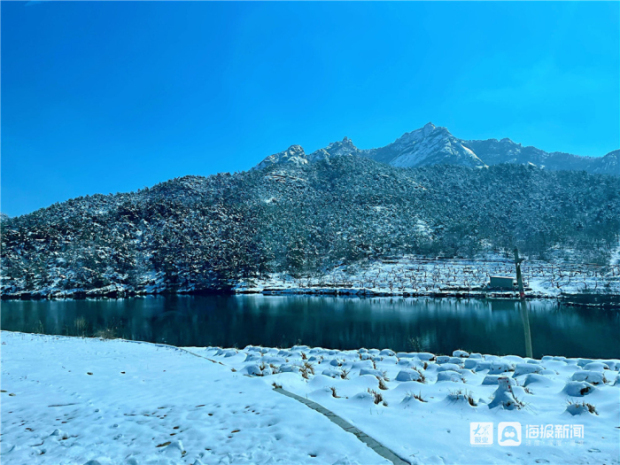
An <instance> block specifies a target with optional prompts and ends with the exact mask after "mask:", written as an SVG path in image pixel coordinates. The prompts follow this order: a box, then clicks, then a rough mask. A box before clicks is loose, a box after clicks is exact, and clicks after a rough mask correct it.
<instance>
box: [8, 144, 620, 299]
mask: <svg viewBox="0 0 620 465" xmlns="http://www.w3.org/2000/svg"><path fill="white" fill-rule="evenodd" d="M300 149H301V148H299V149H289V150H288V151H287V152H285V153H283V154H280V155H279V156H280V159H283V158H286V159H288V160H289V162H288V163H284V164H274V163H271V166H267V167H266V168H264V169H262V170H258V169H256V170H251V171H246V172H240V173H235V174H233V175H230V174H227V173H223V174H218V175H215V176H210V177H208V178H203V177H199V176H186V177H183V178H178V179H173V180H171V181H167V182H164V183H162V184H158V185H156V186H154V187H152V188H149V189H142V190H140V191H138V192H132V193H125V194H116V195H107V196H106V195H94V196H88V197H80V198H77V199H72V200H68V201H66V202H62V203H58V204H54V205H52V206H50V207H49V208H45V209H41V210H38V211H35V212H33V213H30V214H28V215H23V216H18V217H15V218H9V219H6V220H4V219H3V220H2V221H1V222H0V235H1V236H2V242H1V243H0V261H1V264H2V272H1V273H0V295H1V296H12V297H20V298H21V297H24V296H26V297H27V296H39V297H47V296H57V297H62V296H87V295H91V296H97V295H115V294H116V293H118V292H121V291H122V292H145V293H152V292H198V291H205V292H206V291H209V292H211V291H222V290H227V289H228V290H230V289H232V288H233V287H235V286H236V285H237V284H238V283H239V282H241V280H247V279H258V280H260V282H264V283H266V282H270V281H269V279H271V278H269V276H271V274H272V273H276V274H277V273H284V274H289V275H291V276H295V277H298V278H300V279H301V278H302V277H304V276H306V277H307V276H309V275H314V276H321V273H324V272H325V270H332V269H335V268H336V267H341V266H349V265H352V266H358V265H359V264H363V263H370V262H373V263H374V262H377V261H380V260H383V259H388V258H389V259H392V258H394V257H404V256H406V255H411V254H413V255H421V256H425V257H437V256H443V257H468V258H473V257H476V256H477V255H478V254H486V253H496V252H498V251H501V250H512V248H513V247H514V245H515V244H516V245H518V246H519V248H520V250H521V251H522V252H523V253H524V254H525V255H527V256H528V257H529V258H530V259H534V258H540V259H541V260H555V258H554V257H560V258H561V257H566V258H567V259H569V260H570V261H571V262H573V263H601V264H603V263H609V262H610V260H615V257H616V256H617V252H615V251H616V249H617V247H618V241H619V238H618V231H620V182H618V179H617V178H614V177H611V176H601V175H595V174H589V173H586V172H583V171H581V172H577V171H551V170H544V169H539V168H536V167H534V166H532V165H518V164H501V165H496V166H489V168H485V169H471V168H468V167H465V166H451V165H435V166H423V167H418V168H412V169H401V168H396V167H393V166H389V165H387V164H385V163H380V162H377V161H374V160H371V159H370V158H366V157H359V156H353V153H354V152H356V149H355V148H354V146H353V144H352V143H351V142H350V141H349V140H348V139H346V140H344V141H342V142H338V143H336V144H332V145H330V146H329V147H327V148H326V149H325V151H324V152H320V153H315V154H310V155H311V156H312V157H313V158H314V157H323V159H322V160H320V161H316V162H307V159H308V158H309V157H310V156H306V155H305V154H303V152H302V151H301V150H300ZM275 158H277V157H275ZM296 158H297V159H299V160H306V162H305V163H304V162H301V161H300V162H299V163H295V162H292V161H290V160H293V159H296ZM614 263H615V262H614ZM418 273H419V270H418ZM425 276H426V274H425ZM429 276H430V275H429ZM429 279H431V278H430V277H429ZM569 279H570V278H569ZM257 282H258V281H257ZM339 282H348V281H339ZM580 282H582V281H581V280H580ZM556 284H557V283H556Z"/></svg>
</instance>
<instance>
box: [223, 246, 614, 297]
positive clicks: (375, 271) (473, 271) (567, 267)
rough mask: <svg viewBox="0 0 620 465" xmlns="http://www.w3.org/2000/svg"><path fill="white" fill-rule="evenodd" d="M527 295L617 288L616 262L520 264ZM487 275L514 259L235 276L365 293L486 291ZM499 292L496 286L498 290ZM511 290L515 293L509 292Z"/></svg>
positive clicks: (243, 287) (307, 289) (279, 286)
mask: <svg viewBox="0 0 620 465" xmlns="http://www.w3.org/2000/svg"><path fill="white" fill-rule="evenodd" d="M522 271H523V278H524V283H525V286H526V294H527V295H528V296H529V297H538V298H541V297H557V296H558V295H560V294H561V293H566V294H572V293H582V292H586V293H606V294H616V295H617V294H620V265H619V264H611V265H609V266H606V267H599V266H595V265H584V264H566V263H557V264H554V263H550V262H544V261H538V260H531V261H525V262H524V263H523V265H522ZM490 276H512V277H514V276H515V266H514V263H513V262H512V261H510V260H507V259H505V258H501V257H500V256H489V257H487V258H486V259H480V260H469V259H445V260H439V259H429V258H424V257H415V256H411V257H403V258H401V259H398V260H391V261H376V262H370V263H368V264H366V265H364V266H349V267H346V266H342V267H339V268H336V269H333V270H331V271H328V272H326V273H325V274H323V275H321V276H320V277H316V276H313V277H307V278H293V277H291V276H290V275H282V274H274V275H272V276H269V277H265V278H261V279H256V280H248V281H242V282H240V283H239V284H238V285H237V286H236V287H235V290H236V291H237V292H268V293H269V292H272V293H287V292H290V293H318V294H321V293H323V294H324V293H341V294H366V295H415V296H425V295H472V296H476V295H480V296H483V295H485V294H486V293H487V292H488V291H487V290H486V289H485V288H486V286H487V285H488V284H489V277H490ZM498 292H500V293H501V291H498ZM514 294H515V295H516V293H514Z"/></svg>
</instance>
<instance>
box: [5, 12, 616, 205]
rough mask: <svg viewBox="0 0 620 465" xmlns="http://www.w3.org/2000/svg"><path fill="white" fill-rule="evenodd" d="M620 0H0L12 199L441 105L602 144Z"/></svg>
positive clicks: (157, 178) (255, 154)
mask: <svg viewBox="0 0 620 465" xmlns="http://www.w3.org/2000/svg"><path fill="white" fill-rule="evenodd" d="M619 16H620V11H619V3H618V2H610V3H578V2H570V3H557V2H544V3H535V2H524V3H513V2H479V3H465V2H459V3H448V2H439V3H422V2H413V3H404V2H396V3H366V2H364V3H352V2H339V3H330V2H320V3H307V2H300V3H280V2H273V3H241V2H232V3H211V2H204V3H203V2H184V3H173V2H171V3H167V2H154V3H149V2H137V3H131V2H58V3H36V2H34V3H29V4H25V3H13V2H2V15H1V18H2V207H1V208H2V211H3V212H5V213H7V214H9V215H10V216H15V215H20V214H24V213H28V212H30V211H33V210H36V209H38V208H41V207H45V206H48V205H50V204H52V203H54V202H58V201H63V200H66V199H69V198H72V197H77V196H81V195H87V194H94V193H103V194H107V193H114V192H124V191H130V190H135V189H138V188H141V187H144V186H152V185H154V184H156V183H158V182H161V181H165V180H167V179H170V178H173V177H177V176H183V175H187V174H196V175H209V174H213V173H217V172H221V171H230V172H232V171H242V170H247V169H249V168H251V167H252V166H254V165H255V164H257V163H258V162H259V161H260V160H262V159H263V158H264V157H265V156H267V155H270V154H272V153H275V152H278V151H281V150H283V149H285V148H287V147H288V146H290V145H292V144H300V145H302V146H303V147H304V148H305V149H306V151H312V150H315V149H317V148H320V147H323V146H325V145H327V144H328V143H329V142H332V141H335V140H340V139H342V138H343V137H344V136H348V137H350V138H351V139H352V140H353V142H354V143H355V144H356V145H357V146H358V147H360V148H371V147H377V146H383V145H386V144H387V143H390V142H392V141H393V140H394V139H396V138H397V137H399V136H400V135H402V134H403V133H404V132H408V131H411V130H413V129H416V128H418V127H421V126H423V125H424V124H425V123H427V122H429V121H432V122H433V123H434V124H435V125H438V126H446V127H447V128H448V129H449V130H450V131H451V132H452V133H453V134H454V135H455V136H457V137H461V138H464V139H483V138H491V137H493V138H498V139H500V138H503V137H510V138H511V139H512V140H514V141H516V142H521V143H523V144H524V145H534V146H537V147H539V148H541V149H544V150H547V151H565V152H570V153H576V154H579V155H592V156H601V155H604V154H606V153H607V152H610V151H611V150H614V149H617V148H619V146H620V142H619V137H620V136H619V127H620V121H619V113H620V108H619V99H620V96H619V82H620V71H619V70H620V63H619V60H620V33H619Z"/></svg>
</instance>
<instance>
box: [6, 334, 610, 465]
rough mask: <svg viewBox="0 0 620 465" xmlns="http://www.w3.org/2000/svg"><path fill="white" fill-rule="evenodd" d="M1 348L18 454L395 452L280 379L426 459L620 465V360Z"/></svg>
mask: <svg viewBox="0 0 620 465" xmlns="http://www.w3.org/2000/svg"><path fill="white" fill-rule="evenodd" d="M1 347H2V394H1V396H2V397H1V399H2V463H3V464H24V463H28V464H30V463H49V464H60V463H63V464H65V463H66V464H74V463H75V464H80V465H82V464H86V463H89V465H95V464H96V463H100V464H102V465H103V464H117V463H118V464H137V463H139V464H192V463H204V464H207V463H214V464H215V463H225V464H233V463H287V464H296V463H330V464H334V463H339V464H353V463H360V464H366V463H368V464H374V463H387V462H386V460H385V459H383V458H382V457H380V456H379V455H377V454H376V453H375V452H373V451H372V450H371V449H370V448H369V447H367V446H366V445H365V444H364V443H362V442H361V441H360V440H358V439H357V437H356V436H354V435H353V434H351V433H350V432H347V431H345V430H343V429H341V428H340V427H339V426H337V425H336V424H334V423H332V422H330V421H329V420H328V419H327V418H326V417H325V416H323V415H322V414H320V413H318V412H316V411H314V410H312V409H310V408H308V407H307V406H305V405H303V404H302V403H300V402H298V401H296V400H294V399H291V398H289V397H286V396H283V395H282V394H280V393H278V392H276V391H274V389H273V388H274V386H276V387H278V386H281V387H282V388H284V389H285V390H287V391H290V392H292V393H295V394H298V395H300V396H302V397H306V398H309V399H311V400H313V401H315V402H317V403H319V404H321V405H322V406H324V407H326V408H327V409H329V410H331V411H332V412H334V413H336V414H337V415H339V416H340V417H342V418H344V419H345V420H346V421H348V422H350V423H351V424H353V425H355V426H356V427H357V428H359V429H360V430H361V431H363V432H364V433H366V434H368V435H369V436H371V437H372V438H374V439H376V440H377V441H379V442H380V443H382V444H383V445H385V446H386V447H388V448H390V449H391V450H393V451H394V452H395V453H396V454H398V455H399V456H400V457H402V458H404V459H405V460H407V461H409V462H411V463H416V464H442V463H446V464H447V463H458V464H485V463H519V464H526V463H527V464H529V463H552V464H571V463H575V464H577V463H579V464H585V463H593V464H617V463H619V456H620V441H619V437H620V381H619V376H618V370H619V369H620V360H601V361H594V360H585V359H566V358H564V357H545V358H543V359H542V360H533V359H523V358H521V357H517V356H504V357H497V356H493V355H481V354H468V353H466V352H462V351H456V352H455V353H454V354H452V355H451V356H436V355H434V354H429V353H394V352H392V351H390V350H389V349H384V350H366V349H360V350H355V351H336V350H329V349H321V348H309V347H306V346H295V347H293V348H290V349H276V348H261V347H246V348H245V349H243V350H238V349H221V348H186V349H178V348H174V347H170V346H161V345H155V344H147V343H135V342H130V341H123V340H112V341H110V340H99V339H82V338H67V337H58V336H41V335H31V334H23V333H10V332H6V331H4V332H2V346H1ZM196 355H199V356H200V357H197V356H196ZM590 410H591V411H592V412H593V413H591V412H590ZM503 422H518V423H519V424H520V425H503V426H502V425H500V423H503ZM480 423H482V424H480ZM488 423H492V425H491V426H492V428H493V429H492V436H491V437H492V438H493V440H492V442H493V444H492V445H484V440H485V438H486V440H487V441H488V440H489V436H488V435H487V434H485V432H487V433H488V432H489V431H490V429H489V428H488V427H489V425H488ZM504 426H506V428H505V429H504V430H503V432H502V433H500V431H499V428H500V427H504ZM541 431H542V432H543V434H542V436H541ZM519 432H520V434H519ZM514 438H517V439H519V438H520V439H521V444H520V445H515V441H514V440H513V439H514ZM500 442H502V443H503V444H504V445H501V444H500ZM472 443H473V444H472ZM89 461H92V462H89Z"/></svg>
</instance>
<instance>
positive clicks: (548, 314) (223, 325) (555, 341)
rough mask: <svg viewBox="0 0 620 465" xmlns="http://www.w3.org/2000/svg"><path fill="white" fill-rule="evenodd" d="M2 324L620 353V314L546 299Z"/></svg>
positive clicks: (134, 304)
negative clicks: (526, 301) (566, 305)
mask: <svg viewBox="0 0 620 465" xmlns="http://www.w3.org/2000/svg"><path fill="white" fill-rule="evenodd" d="M523 305H527V308H524V307H523ZM2 328H3V329H8V330H14V331H26V332H36V333H47V334H60V335H86V336H93V335H99V336H104V337H123V338H126V339H135V340H144V341H151V342H165V343H169V344H174V345H183V346H205V345H217V346H225V347H234V346H237V347H244V346H245V345H247V344H256V345H265V346H279V347H287V346H291V345H294V344H297V343H303V344H307V345H311V346H322V347H330V348H336V349H353V348H359V347H376V348H385V347H389V348H391V349H394V350H396V351H401V350H408V351H411V350H429V351H432V352H436V353H451V352H452V351H453V350H455V349H465V350H469V351H476V352H483V353H493V354H518V355H524V356H525V355H528V356H535V357H541V356H542V355H549V354H551V355H565V356H570V357H597V358H610V357H620V331H618V329H620V317H619V314H618V312H603V311H598V310H592V309H587V310H586V309H577V308H572V307H568V308H567V307H560V306H558V305H557V304H556V303H555V302H548V301H534V302H528V303H527V304H521V303H520V302H515V301H484V300H458V299H405V298H373V299H357V298H336V297H310V296H285V297H281V296H262V295H248V296H170V297H145V298H136V299H124V300H122V299H121V300H81V301H38V302H37V301H3V302H2ZM532 341H534V342H535V344H534V347H535V349H536V350H535V351H534V350H533V348H532Z"/></svg>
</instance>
